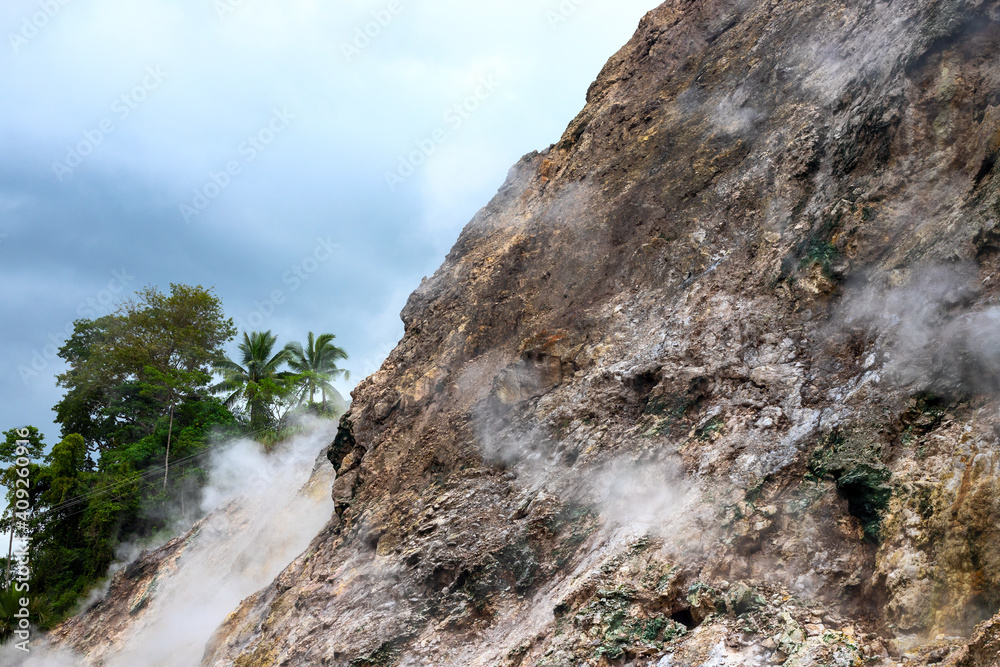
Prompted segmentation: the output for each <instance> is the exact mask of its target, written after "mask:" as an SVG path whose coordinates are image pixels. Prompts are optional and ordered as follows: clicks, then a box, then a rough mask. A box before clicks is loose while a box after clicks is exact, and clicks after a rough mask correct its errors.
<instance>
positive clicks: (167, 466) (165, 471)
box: [163, 401, 174, 491]
mask: <svg viewBox="0 0 1000 667" xmlns="http://www.w3.org/2000/svg"><path fill="white" fill-rule="evenodd" d="M173 433H174V402H173V401H170V426H168V427H167V458H166V459H164V461H163V490H164V491H166V490H167V475H169V474H170V436H172V435H173Z"/></svg>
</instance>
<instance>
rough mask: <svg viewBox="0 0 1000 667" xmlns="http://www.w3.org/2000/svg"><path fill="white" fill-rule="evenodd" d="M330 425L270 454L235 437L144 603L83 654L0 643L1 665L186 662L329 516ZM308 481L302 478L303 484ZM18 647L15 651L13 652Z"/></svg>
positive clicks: (312, 426)
mask: <svg viewBox="0 0 1000 667" xmlns="http://www.w3.org/2000/svg"><path fill="white" fill-rule="evenodd" d="M336 428H337V426H336V424H335V423H333V422H329V421H313V422H311V423H309V424H308V425H307V426H306V429H305V432H304V433H303V434H301V435H299V436H297V437H295V438H293V439H292V440H291V441H290V442H288V443H287V444H285V445H283V446H281V447H280V448H279V449H278V450H276V451H275V452H273V453H272V454H270V455H268V454H265V453H264V451H263V449H262V447H261V445H260V444H258V443H254V442H251V441H248V440H238V441H235V442H233V443H232V444H231V445H229V446H227V447H224V448H222V449H221V450H220V451H219V452H218V453H216V454H215V455H214V456H213V460H212V462H211V464H210V470H211V473H210V481H209V484H208V487H207V489H206V490H205V493H204V496H203V501H202V509H203V510H204V511H205V512H206V513H208V516H207V517H206V518H205V519H204V520H202V521H200V522H199V523H198V524H196V525H195V527H194V528H193V529H192V531H191V532H190V533H189V536H188V538H187V539H188V542H187V544H186V546H185V547H184V549H183V551H182V552H181V553H180V555H179V557H178V558H177V559H176V562H175V563H174V564H169V563H168V564H164V565H163V566H161V567H160V570H159V572H158V574H157V578H156V581H155V583H154V584H152V585H151V586H150V590H151V591H152V593H151V594H150V601H149V602H148V607H147V608H146V610H145V611H144V612H143V613H141V614H137V615H136V616H134V617H132V618H131V619H130V620H129V622H128V623H127V627H126V628H125V630H124V631H123V632H122V633H121V634H119V635H116V636H111V637H108V638H107V641H106V646H100V645H97V646H95V647H94V648H93V650H92V652H91V654H90V655H88V656H80V655H70V654H68V653H67V652H66V651H65V650H51V649H43V648H42V647H35V648H33V649H32V651H31V653H30V655H29V656H28V657H27V659H26V660H25V659H24V657H23V656H24V654H23V653H22V652H20V651H14V650H13V649H12V647H4V652H3V653H0V665H21V666H22V667H61V666H62V665H96V664H101V665H104V666H105V667H147V666H148V667H154V666H155V667H190V666H191V665H197V664H199V663H200V662H201V659H202V656H203V653H204V650H205V645H206V643H207V642H208V641H209V639H210V638H211V636H212V634H213V633H214V632H215V630H216V629H217V628H218V627H219V625H220V624H221V623H222V622H223V621H224V620H225V619H226V617H227V615H228V614H229V613H231V612H232V611H234V610H235V609H236V608H237V607H238V605H239V603H240V601H241V600H243V599H244V598H245V597H247V596H249V595H251V594H253V593H255V592H256V591H258V590H260V589H261V588H263V587H265V586H266V585H268V584H269V583H270V582H271V581H272V580H273V579H274V578H275V577H276V576H277V575H278V574H279V573H280V572H281V571H282V570H283V569H284V568H285V567H286V566H287V565H288V564H289V563H290V562H291V561H292V560H294V559H295V557H297V556H298V555H299V554H301V553H302V552H303V551H304V550H305V549H306V547H307V546H308V545H309V542H310V541H311V540H312V539H313V538H314V537H315V536H316V535H317V534H318V533H319V531H320V530H321V529H322V528H323V526H324V525H325V524H326V523H327V522H328V521H329V519H330V517H331V515H332V513H333V502H332V500H331V498H330V487H331V482H332V479H333V474H334V473H333V469H332V467H331V466H330V465H329V463H328V462H327V461H326V459H325V457H323V456H322V455H321V457H320V458H321V459H322V460H320V459H318V458H317V454H319V453H320V452H322V451H323V450H324V448H325V446H326V445H328V444H329V443H330V441H331V440H332V439H333V436H334V435H335V433H336ZM304 485H305V486H304ZM18 654H20V655H18Z"/></svg>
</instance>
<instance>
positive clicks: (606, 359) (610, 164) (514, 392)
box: [203, 0, 1000, 667]
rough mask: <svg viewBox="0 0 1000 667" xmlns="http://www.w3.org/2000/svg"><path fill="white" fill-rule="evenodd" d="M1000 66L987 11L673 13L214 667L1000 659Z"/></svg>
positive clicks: (688, 8) (392, 384)
mask: <svg viewBox="0 0 1000 667" xmlns="http://www.w3.org/2000/svg"><path fill="white" fill-rule="evenodd" d="M998 48H1000V7H998V4H997V3H996V2H985V1H981V0H978V1H977V0H967V1H963V0H940V1H932V0H912V1H911V2H906V3H903V2H850V3H839V2H837V3H835V2H827V1H824V0H819V1H815V0H813V1H809V2H805V1H798V0H786V1H784V2H770V1H765V0H740V1H736V0H731V1H723V0H671V1H669V2H666V3H664V4H663V5H661V6H660V7H659V8H657V9H655V10H653V11H652V12H650V13H649V14H648V15H647V16H646V17H645V18H644V19H643V20H642V23H641V24H640V26H639V29H638V32H637V33H636V35H635V36H634V37H633V39H632V40H631V41H630V42H629V43H628V44H627V45H626V46H625V47H624V48H623V49H622V50H621V51H620V52H619V53H618V54H616V55H615V56H614V57H613V58H612V59H611V60H610V62H609V63H608V64H607V66H606V67H605V68H604V70H603V71H602V73H601V74H600V76H599V78H598V80H597V81H596V82H595V83H594V85H593V86H592V87H591V89H590V91H589V92H588V96H587V105H586V107H585V108H584V110H583V111H582V112H581V113H580V115H579V116H578V117H577V118H576V119H575V120H574V121H573V122H572V123H571V124H570V126H569V128H568V129H567V131H566V133H565V135H564V136H563V137H562V139H561V140H560V141H559V143H557V144H555V145H554V146H552V147H551V148H550V149H548V150H546V151H544V152H542V153H537V154H531V155H528V156H526V157H525V158H523V159H522V160H521V161H520V162H519V163H518V164H517V165H516V166H515V167H514V168H513V169H512V170H511V172H510V176H509V178H508V179H507V182H506V183H504V185H503V187H502V188H501V189H500V192H499V193H498V194H497V196H496V198H495V199H494V200H493V201H492V202H490V204H489V205H488V206H487V207H486V208H484V209H483V210H482V211H481V212H480V213H479V214H478V215H477V216H476V217H475V218H474V219H473V221H472V222H471V223H470V224H469V225H468V227H466V229H465V230H464V231H463V232H462V234H461V236H460V238H459V239H458V242H457V243H456V245H455V247H454V249H453V250H452V252H451V253H450V254H449V255H448V257H447V259H446V261H445V263H444V264H443V266H442V267H441V268H440V269H439V270H438V271H437V273H435V274H434V276H432V277H431V278H429V279H426V280H424V281H423V282H422V283H421V285H420V288H419V289H418V290H417V291H416V292H415V293H414V294H413V296H412V297H411V298H410V300H409V302H408V303H407V305H406V308H405V309H404V311H403V313H402V317H403V320H404V322H405V336H404V338H403V340H402V341H401V343H400V344H399V346H398V348H397V349H396V350H395V351H394V352H393V353H392V354H391V355H390V357H389V358H388V360H387V361H386V363H385V364H384V366H383V367H382V368H381V370H380V371H379V372H377V373H376V374H375V375H373V376H372V377H370V378H368V379H367V380H365V381H364V382H362V383H361V384H360V385H359V387H358V388H357V390H356V391H355V392H354V403H353V405H352V408H351V412H350V413H349V415H347V416H346V417H345V418H344V420H343V421H342V424H341V433H340V435H339V436H338V438H337V443H335V446H334V447H332V448H331V452H330V458H331V461H333V462H334V463H335V465H337V466H338V469H339V474H340V477H339V479H338V481H337V482H336V483H335V485H334V489H333V494H334V500H335V502H336V507H337V512H338V516H336V517H335V518H334V520H333V521H331V523H330V525H329V526H328V527H327V529H326V530H324V532H323V533H321V535H320V536H318V537H317V538H316V540H315V541H314V542H313V544H312V545H311V547H310V548H309V550H308V551H307V552H306V553H304V554H303V555H302V556H301V557H300V558H298V559H297V560H295V562H293V563H292V564H291V565H290V566H289V567H288V568H287V569H286V570H285V571H284V572H283V573H282V574H281V575H280V576H279V577H278V578H277V579H276V580H275V581H274V582H273V583H272V584H271V585H270V586H269V587H267V588H265V589H263V590H261V591H259V592H258V593H256V594H255V595H253V596H251V597H250V598H248V599H247V600H245V601H244V603H243V604H242V605H241V606H240V608H239V609H238V610H236V611H235V613H234V614H232V615H231V616H230V617H229V619H228V620H227V621H226V623H225V624H224V625H223V626H222V628H220V630H219V632H218V633H217V635H216V637H215V639H214V640H213V642H212V643H211V644H210V646H209V647H208V649H207V651H206V654H205V659H204V662H203V664H205V665H213V666H214V665H218V666H222V665H238V666H240V667H264V666H271V665H354V666H374V665H380V666H381V665H420V664H424V665H436V666H441V665H463V666H465V665H503V666H505V667H513V666H515V665H549V666H556V665H559V666H565V667H577V666H578V665H609V664H629V665H660V666H667V665H671V666H681V665H715V666H718V665H752V664H782V663H783V664H786V665H790V666H791V665H796V666H805V665H861V664H882V665H890V664H899V663H902V662H904V660H905V661H906V663H907V664H938V663H945V664H948V663H951V664H958V665H963V666H966V665H993V664H997V658H996V655H995V652H996V646H997V640H996V632H995V630H994V629H993V626H992V623H995V621H989V620H988V619H990V617H991V616H993V615H994V614H995V613H996V612H997V611H998V609H1000V547H998V545H1000V539H998V538H1000V535H998V531H1000V522H998V518H1000V488H998V486H1000V478H998V470H997V463H998V461H997V450H998V434H1000V412H998V408H1000V405H998V401H997V394H996V389H997V388H998V386H1000V343H998V337H997V335H996V334H997V332H998V328H997V326H996V324H997V314H996V311H994V310H993V309H992V308H993V304H995V303H997V299H998V292H1000V281H998V280H997V278H996V269H997V266H998V263H1000V240H998V239H1000V236H998V232H997V226H996V222H997V216H998V215H1000V178H998V176H997V174H996V169H995V165H996V160H997V156H998V151H1000V64H998V62H997V60H996V58H995V55H994V54H996V53H997V52H998ZM984 622H986V624H985V625H982V626H980V628H979V630H978V631H977V630H976V627H977V625H979V624H981V623H984Z"/></svg>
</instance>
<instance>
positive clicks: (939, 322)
mask: <svg viewBox="0 0 1000 667" xmlns="http://www.w3.org/2000/svg"><path fill="white" fill-rule="evenodd" d="M893 278H894V279H895V281H896V282H898V283H899V284H898V285H897V286H895V287H891V286H890V287H888V288H884V287H874V286H870V287H866V288H864V289H862V290H861V291H860V292H859V293H857V294H855V295H852V296H850V297H849V298H848V299H847V300H846V302H845V304H844V306H842V308H841V311H840V312H841V315H842V320H841V321H842V322H843V323H844V324H845V325H846V327H847V328H848V329H849V330H851V329H854V330H856V331H857V330H860V331H864V332H865V333H866V334H867V335H869V336H870V337H871V338H872V346H871V347H872V350H875V351H877V354H878V355H881V356H883V357H884V361H885V364H886V379H888V380H889V381H890V382H892V383H894V384H896V385H898V386H902V387H906V388H908V389H909V390H910V391H911V392H912V393H917V392H929V393H935V394H940V395H945V396H960V395H968V394H979V393H985V392H992V391H997V390H998V389H1000V307H997V306H983V305H982V304H979V303H977V300H978V297H979V295H980V291H981V288H982V282H984V281H983V279H982V278H981V276H980V274H979V272H978V271H977V270H976V268H975V267H974V266H972V265H966V264H963V265H957V266H940V265H938V266H930V267H924V268H919V269H915V270H913V271H912V273H911V274H909V275H905V274H896V275H894V276H893ZM988 281H989V279H987V280H986V282H988Z"/></svg>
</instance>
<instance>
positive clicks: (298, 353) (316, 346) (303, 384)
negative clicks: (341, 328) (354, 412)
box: [285, 331, 350, 411]
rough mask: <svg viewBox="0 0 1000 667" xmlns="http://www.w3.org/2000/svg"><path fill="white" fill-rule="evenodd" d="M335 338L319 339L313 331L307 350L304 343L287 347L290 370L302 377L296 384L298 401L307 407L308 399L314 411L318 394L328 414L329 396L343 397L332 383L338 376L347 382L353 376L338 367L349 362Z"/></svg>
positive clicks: (321, 337)
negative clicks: (344, 360)
mask: <svg viewBox="0 0 1000 667" xmlns="http://www.w3.org/2000/svg"><path fill="white" fill-rule="evenodd" d="M335 338H336V336H334V335H333V334H320V335H319V336H315V335H314V334H313V332H312V331H310V332H309V336H308V338H307V339H306V344H305V345H304V346H303V345H302V344H301V343H289V344H288V345H286V346H285V353H286V355H287V361H288V367H289V368H291V369H292V371H293V372H294V373H295V374H296V375H297V376H298V378H297V380H296V381H297V383H298V384H299V395H298V397H297V399H298V402H299V404H302V403H304V402H305V401H306V397H308V399H309V406H310V407H312V405H313V399H314V397H315V395H316V392H321V393H322V395H323V403H322V405H323V410H324V411H325V410H326V409H327V396H328V395H329V396H336V397H338V398H339V397H340V394H339V392H337V390H336V389H334V387H333V385H332V384H330V382H331V380H333V379H334V378H336V377H337V376H338V375H342V376H343V377H344V378H345V379H347V378H349V377H350V374H349V373H348V372H347V371H346V370H345V369H342V368H338V367H337V362H338V361H340V360H342V359H347V352H345V351H344V349H343V348H340V347H337V346H336V345H334V344H333V341H334V339H335ZM340 400H341V401H342V400H343V399H340ZM338 407H339V406H338Z"/></svg>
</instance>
